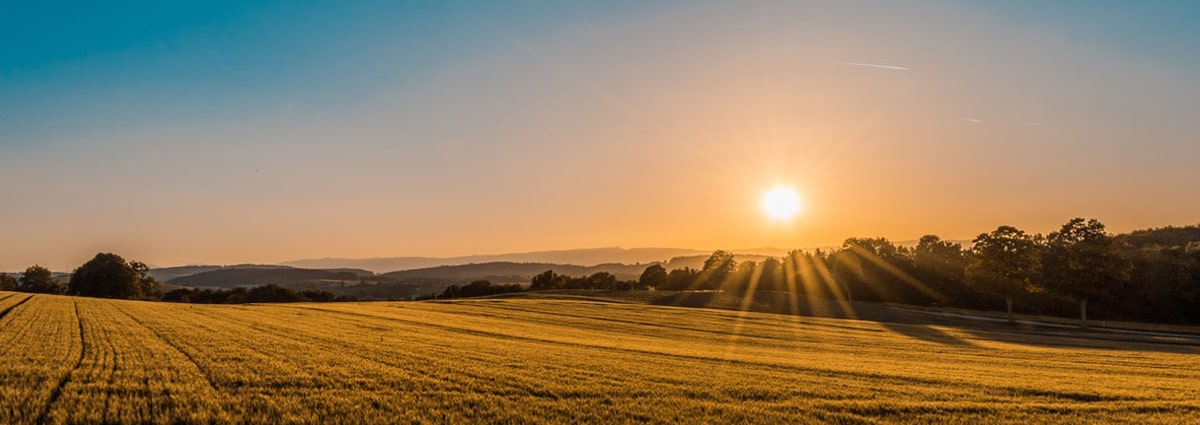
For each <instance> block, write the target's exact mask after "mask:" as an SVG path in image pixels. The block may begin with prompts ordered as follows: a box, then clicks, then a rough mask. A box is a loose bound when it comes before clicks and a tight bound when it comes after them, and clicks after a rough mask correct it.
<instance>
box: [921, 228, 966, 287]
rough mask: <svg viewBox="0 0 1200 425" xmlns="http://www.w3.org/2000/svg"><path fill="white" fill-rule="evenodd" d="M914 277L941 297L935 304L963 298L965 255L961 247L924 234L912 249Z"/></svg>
mask: <svg viewBox="0 0 1200 425" xmlns="http://www.w3.org/2000/svg"><path fill="white" fill-rule="evenodd" d="M913 266H914V267H915V268H916V275H917V276H916V277H917V278H918V279H919V280H921V281H924V282H926V283H928V284H929V285H930V286H932V287H934V289H936V290H937V291H938V292H939V293H941V294H942V296H941V298H940V299H938V300H937V301H938V302H942V303H945V302H948V301H951V300H952V299H955V298H961V297H963V296H965V295H966V294H965V293H964V291H963V289H964V285H963V281H964V280H965V278H966V270H967V255H966V252H965V251H963V248H962V245H960V244H957V243H954V242H949V241H943V240H942V239H941V238H939V237H937V236H936V235H925V236H922V237H921V240H920V241H919V242H917V246H916V248H914V249H913Z"/></svg>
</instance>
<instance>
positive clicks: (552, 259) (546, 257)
mask: <svg viewBox="0 0 1200 425" xmlns="http://www.w3.org/2000/svg"><path fill="white" fill-rule="evenodd" d="M766 250H773V251H778V250H775V249H769V248H768V249H766ZM758 251H759V250H754V252H756V253H757V252H758ZM738 252H741V251H738ZM710 253H711V251H702V250H696V249H682V248H631V249H626V248H618V247H609V248H588V249H569V250H556V251H537V252H523V253H509V254H487V255H468V256H462V257H444V258H438V257H385V258H319V259H304V260H295V261H288V262H284V263H282V264H285V265H289V266H294V267H301V268H309V269H331V268H351V269H364V270H370V271H373V272H375V273H388V272H394V271H403V270H413V269H422V268H429V267H438V266H458V265H465V264H480V263H499V262H505V263H551V264H570V265H576V266H585V267H586V266H595V265H599V264H614V263H615V264H648V263H653V262H662V261H667V260H670V259H671V258H675V257H684V256H693V255H707V254H710Z"/></svg>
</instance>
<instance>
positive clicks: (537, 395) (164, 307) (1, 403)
mask: <svg viewBox="0 0 1200 425" xmlns="http://www.w3.org/2000/svg"><path fill="white" fill-rule="evenodd" d="M1198 353H1200V350H1197V347H1192V346H1181V345H1164V344H1148V343H1130V342H1116V341H1107V340H1097V339H1087V338H1075V337H1070V336H1054V335H1033V334H1027V333H1014V332H1009V331H1005V330H994V329H993V330H989V329H972V328H952V327H939V326H929V325H903V324H890V323H877V322H867V321H856V320H838V319H823V318H810V317H796V316H787V315H772V314H761V313H745V312H735V311H724V310H708V309H695V308H676V307H658V306H648V305H641V304H626V303H614V302H596V301H580V300H547V299H541V300H539V299H491V300H464V301H455V302H378V303H335V304H276V305H239V306H208V305H186V304H166V303H153V302H136V301H116V300H100V299H90V298H73V297H65V296H51V295H29V294H19V293H8V292H0V362H3V363H2V364H3V368H2V369H0V423H225V422H248V423H317V422H321V423H629V422H636V423H647V422H649V423H720V424H724V423H820V422H823V423H930V422H937V423H1097V422H1103V423H1130V424H1142V423H1171V424H1175V423H1189V422H1191V423H1200V419H1197V418H1200V356H1197V355H1196V354H1198Z"/></svg>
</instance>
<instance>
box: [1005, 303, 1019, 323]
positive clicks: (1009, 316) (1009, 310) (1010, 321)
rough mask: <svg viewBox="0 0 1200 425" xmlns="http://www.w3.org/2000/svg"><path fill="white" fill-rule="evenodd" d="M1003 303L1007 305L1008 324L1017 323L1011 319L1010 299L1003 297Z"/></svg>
mask: <svg viewBox="0 0 1200 425" xmlns="http://www.w3.org/2000/svg"><path fill="white" fill-rule="evenodd" d="M1004 302H1005V303H1008V323H1017V319H1015V318H1013V311H1012V297H1004Z"/></svg>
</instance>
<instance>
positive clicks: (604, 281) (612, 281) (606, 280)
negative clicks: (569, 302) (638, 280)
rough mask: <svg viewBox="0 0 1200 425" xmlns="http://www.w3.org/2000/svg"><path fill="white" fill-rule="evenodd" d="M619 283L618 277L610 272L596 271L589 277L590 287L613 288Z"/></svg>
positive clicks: (588, 283)
mask: <svg viewBox="0 0 1200 425" xmlns="http://www.w3.org/2000/svg"><path fill="white" fill-rule="evenodd" d="M616 284H617V277H616V276H613V275H612V273H609V272H595V273H592V275H591V276H588V277H587V285H588V289H613V288H614V287H615V286H616Z"/></svg>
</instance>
